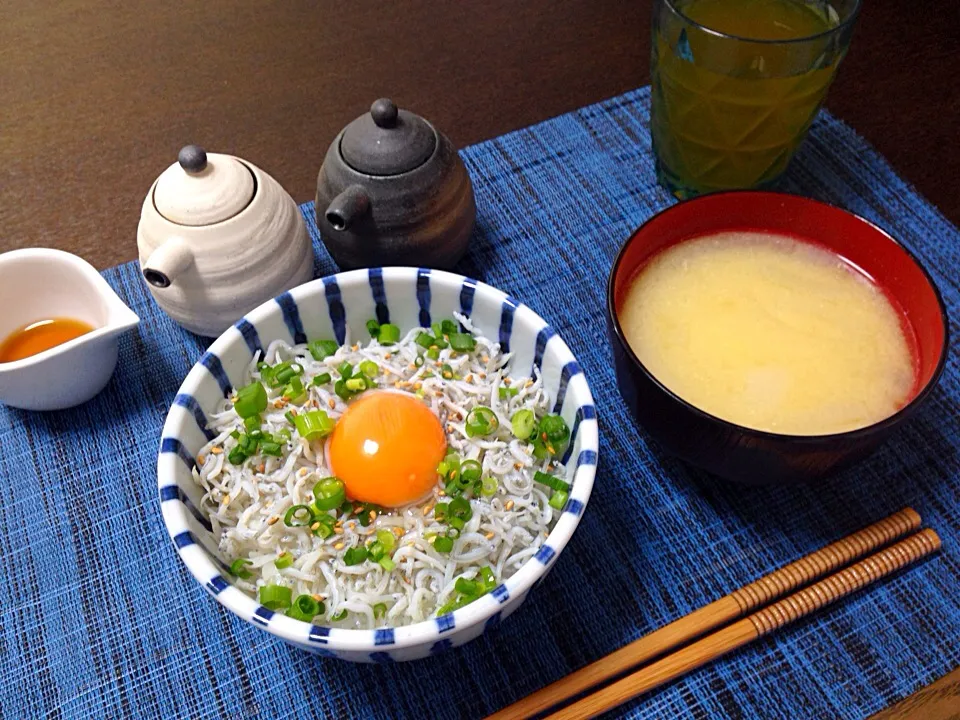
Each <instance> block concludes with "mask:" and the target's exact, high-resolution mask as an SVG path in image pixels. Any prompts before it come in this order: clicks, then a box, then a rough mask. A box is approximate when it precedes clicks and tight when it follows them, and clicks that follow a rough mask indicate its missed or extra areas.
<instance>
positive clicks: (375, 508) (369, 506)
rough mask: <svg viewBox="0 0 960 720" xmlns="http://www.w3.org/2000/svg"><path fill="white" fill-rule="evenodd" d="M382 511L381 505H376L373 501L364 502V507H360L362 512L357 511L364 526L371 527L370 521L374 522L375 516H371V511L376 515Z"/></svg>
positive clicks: (358, 517)
mask: <svg viewBox="0 0 960 720" xmlns="http://www.w3.org/2000/svg"><path fill="white" fill-rule="evenodd" d="M380 512H381V508H380V506H379V505H374V504H373V503H364V504H363V507H362V508H361V509H360V512H359V513H357V522H358V523H360V525H361V526H363V527H369V525H370V523H372V522H373V518H371V517H370V513H374V516H376V515H378V514H379V513H380Z"/></svg>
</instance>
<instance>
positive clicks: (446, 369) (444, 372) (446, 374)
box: [440, 363, 453, 380]
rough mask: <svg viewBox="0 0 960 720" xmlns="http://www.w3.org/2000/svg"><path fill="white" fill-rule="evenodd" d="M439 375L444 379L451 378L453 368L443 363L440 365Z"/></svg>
mask: <svg viewBox="0 0 960 720" xmlns="http://www.w3.org/2000/svg"><path fill="white" fill-rule="evenodd" d="M440 377H442V378H443V379H444V380H453V368H452V367H450V366H449V365H447V364H446V363H444V364H443V365H441V366H440Z"/></svg>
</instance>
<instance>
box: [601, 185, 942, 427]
mask: <svg viewBox="0 0 960 720" xmlns="http://www.w3.org/2000/svg"><path fill="white" fill-rule="evenodd" d="M742 195H754V196H759V197H766V198H768V199H771V200H772V199H775V198H779V199H783V198H789V199H790V201H797V200H799V201H802V202H808V203H813V204H817V205H822V206H824V207H827V208H830V209H831V210H836V211H839V212H842V213H845V214H847V215H850V216H851V217H853V218H855V219H856V220H859V221H860V222H862V223H864V224H865V225H867V226H868V227H869V228H870V229H871V230H873V231H874V232H875V233H877V234H878V235H879V236H881V237H882V238H883V239H885V240H887V241H888V242H891V243H893V244H894V245H896V246H897V247H898V248H900V249H901V250H902V251H903V252H904V254H905V255H906V256H907V258H908V259H909V260H910V261H911V262H912V263H913V264H914V265H915V266H916V267H917V268H918V269H919V270H920V272H921V273H922V275H923V278H924V280H926V282H927V285H929V287H930V289H931V290H933V295H934V297H935V298H936V301H937V306H938V308H939V310H940V323H941V325H942V326H943V342H942V343H941V345H940V356H939V358H938V359H937V364H936V367H935V368H934V370H933V373H931V375H930V379H929V380H928V381H927V382H926V384H925V385H924V386H923V387H922V388H920V389H919V390H918V391H917V393H916V394H915V395H914V396H913V397H912V398H911V399H910V401H909V402H908V403H907V404H906V405H904V406H903V407H902V408H900V409H899V410H897V411H896V412H895V413H893V414H892V415H890V416H888V417H885V418H883V419H882V420H878V421H877V422H875V423H871V424H870V425H865V426H864V427H860V428H855V429H853V430H845V431H843V432H838V433H826V434H821V435H791V434H789V433H776V432H771V431H769V430H759V429H757V428H751V427H747V426H745V425H740V424H738V423H735V422H732V421H730V420H725V419H723V418H721V417H718V416H716V415H713V414H711V413H709V412H707V411H706V410H703V409H702V408H699V407H697V406H696V405H694V404H693V403H691V402H689V401H687V400H684V399H683V398H682V397H680V396H679V395H677V394H676V393H675V392H673V391H672V390H671V389H670V388H668V387H667V386H666V385H664V384H663V383H662V382H660V380H659V379H658V378H657V376H656V375H654V374H653V373H652V372H651V371H650V369H649V368H647V366H646V365H644V364H643V363H642V362H641V361H640V358H639V357H637V354H636V353H635V352H634V350H633V348H632V347H631V346H630V343H628V342H627V338H626V336H625V335H624V332H623V327H622V326H621V325H620V319H619V317H618V315H617V311H616V287H615V286H616V277H617V274H618V273H619V271H620V265H621V263H622V262H623V259H624V256H625V255H626V251H627V248H628V247H630V245H631V244H632V243H633V242H634V241H635V239H636V238H637V237H638V236H639V234H640V232H641V231H642V230H643V229H644V228H645V227H646V226H647V225H649V224H650V223H651V222H653V221H654V220H656V219H657V218H659V217H661V216H664V215H668V214H670V213H672V212H675V211H676V210H677V208H681V207H684V206H686V205H689V204H692V203H693V204H695V203H697V202H699V201H700V200H702V199H704V198H717V197H721V196H732V197H733V198H735V197H736V196H742ZM717 232H721V230H719V229H718V230H717ZM680 242H685V241H684V240H681V241H680ZM827 249H828V250H830V248H829V247H828V246H827ZM607 320H608V321H609V323H610V327H611V328H613V332H614V335H615V336H616V338H617V342H619V343H620V345H621V347H623V349H624V351H625V352H626V354H627V357H629V358H630V361H631V362H632V363H633V364H634V365H635V366H636V367H638V368H639V369H640V371H641V372H642V373H643V374H644V376H646V378H647V379H648V380H649V381H651V382H652V383H653V384H654V385H655V386H656V387H657V388H658V389H659V390H660V391H661V392H663V393H665V394H666V395H667V396H668V397H670V398H671V399H672V400H673V401H674V402H677V403H679V404H680V405H681V406H683V408H684V409H686V410H687V411H689V412H692V413H693V414H695V415H696V416H697V417H699V418H700V419H703V420H706V421H709V422H712V423H717V424H719V425H720V426H721V427H723V428H724V429H725V430H727V431H733V432H737V433H740V434H741V435H747V436H750V437H753V438H757V439H764V440H774V441H781V442H787V441H788V442H791V443H794V444H797V443H801V444H805V445H806V444H809V445H818V444H821V443H826V442H834V441H855V440H860V439H863V438H866V437H868V436H871V435H873V434H874V433H876V432H879V431H882V430H885V429H887V428H890V427H893V426H894V425H896V424H898V423H899V422H901V421H902V420H904V419H905V418H906V417H908V416H909V415H911V414H912V413H913V412H914V411H915V410H916V408H917V407H919V406H920V404H921V403H923V402H924V401H925V400H926V399H927V397H928V396H929V395H930V393H931V392H933V389H934V388H935V387H936V385H937V382H938V381H939V380H940V376H941V375H942V374H943V370H944V367H945V366H946V362H947V354H948V349H949V347H950V322H949V317H948V315H947V309H946V306H945V305H944V302H943V296H942V295H941V294H940V290H939V288H937V285H936V283H935V282H934V281H933V278H932V277H931V276H930V273H929V272H928V271H927V269H926V268H925V267H924V265H923V263H921V262H920V260H919V258H917V256H916V255H915V254H914V253H913V252H912V251H911V250H910V249H909V248H908V247H906V246H905V245H904V244H903V243H901V242H899V241H898V240H897V239H896V238H894V237H893V236H892V235H891V234H890V233H888V232H887V231H886V230H884V229H883V228H881V227H879V226H878V225H876V224H875V223H872V222H870V221H869V220H867V219H866V218H865V217H863V216H861V215H858V214H857V213H854V212H851V211H850V210H847V209H845V208H842V207H840V206H839V205H834V204H832V203H828V202H824V201H822V200H815V199H813V198H809V197H805V196H803V195H794V194H793V193H786V192H777V191H772V190H722V191H718V192H711V193H705V194H703V195H700V196H698V197H695V198H691V199H690V200H685V201H683V202H678V203H675V204H673V205H670V206H669V207H666V208H664V209H663V210H660V211H659V212H656V213H654V214H653V215H651V216H650V217H648V218H647V219H646V220H644V221H643V223H641V224H640V225H639V226H638V227H637V228H636V229H635V230H633V232H631V233H630V235H629V237H627V239H626V240H625V241H624V243H623V245H621V246H620V249H619V250H618V251H617V255H616V258H615V259H614V261H613V265H612V266H611V267H610V274H609V276H608V278H607Z"/></svg>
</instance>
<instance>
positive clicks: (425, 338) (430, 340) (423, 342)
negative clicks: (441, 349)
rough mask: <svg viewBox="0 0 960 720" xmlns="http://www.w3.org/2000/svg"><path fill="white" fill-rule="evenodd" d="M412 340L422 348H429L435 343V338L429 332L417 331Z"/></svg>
mask: <svg viewBox="0 0 960 720" xmlns="http://www.w3.org/2000/svg"><path fill="white" fill-rule="evenodd" d="M413 341H414V342H415V343H416V344H417V345H419V346H420V347H422V348H428V349H429V348H430V347H432V346H433V345H435V344H436V342H437V341H436V339H435V338H434V337H433V335H431V334H430V333H425V332H418V333H417V335H416V337H415V338H413Z"/></svg>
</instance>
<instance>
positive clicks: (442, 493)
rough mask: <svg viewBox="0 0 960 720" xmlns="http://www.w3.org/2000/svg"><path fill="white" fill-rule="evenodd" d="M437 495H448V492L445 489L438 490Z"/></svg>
mask: <svg viewBox="0 0 960 720" xmlns="http://www.w3.org/2000/svg"><path fill="white" fill-rule="evenodd" d="M437 495H439V496H440V497H446V496H447V494H446V493H445V492H444V491H443V490H437Z"/></svg>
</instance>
